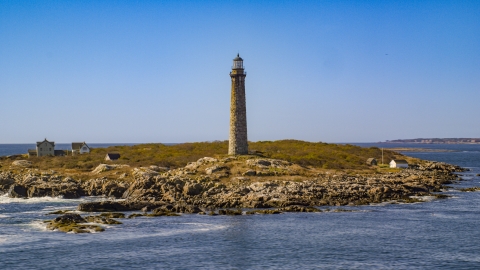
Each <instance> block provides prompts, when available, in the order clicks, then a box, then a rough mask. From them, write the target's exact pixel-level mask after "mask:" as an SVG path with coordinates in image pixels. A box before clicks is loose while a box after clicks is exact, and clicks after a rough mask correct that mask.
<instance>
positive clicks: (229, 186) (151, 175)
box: [0, 140, 464, 232]
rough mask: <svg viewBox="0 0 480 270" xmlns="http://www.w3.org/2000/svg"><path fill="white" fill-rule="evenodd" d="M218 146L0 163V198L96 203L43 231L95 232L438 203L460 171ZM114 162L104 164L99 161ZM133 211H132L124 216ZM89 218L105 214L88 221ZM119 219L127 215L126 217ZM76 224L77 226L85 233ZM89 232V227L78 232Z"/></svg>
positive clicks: (348, 155)
mask: <svg viewBox="0 0 480 270" xmlns="http://www.w3.org/2000/svg"><path fill="white" fill-rule="evenodd" d="M227 149H228V141H215V142H198V143H183V144H176V145H163V144H139V145H134V146H115V147H108V148H92V149H91V151H90V153H87V154H79V155H74V156H42V157H35V156H33V157H30V158H28V157H27V155H17V156H9V157H1V158H0V193H4V194H5V193H6V194H8V196H10V197H15V198H31V197H42V196H53V197H56V196H63V197H64V198H79V197H81V196H105V197H106V198H109V199H108V200H103V201H97V202H87V203H81V204H80V205H79V206H78V210H79V211H82V212H84V213H86V214H88V216H81V215H80V214H75V213H67V212H62V211H60V212H58V213H53V214H57V215H60V216H58V217H57V218H55V219H53V220H51V221H49V223H48V225H47V227H48V228H51V229H60V228H63V229H62V230H63V231H66V232H69V231H73V232H91V231H101V230H102V229H101V228H99V227H98V226H94V225H91V224H90V223H88V222H94V221H95V222H97V223H100V224H102V223H106V224H119V222H118V223H117V221H115V220H113V219H112V218H114V217H117V218H119V217H120V218H123V217H124V216H125V214H124V213H125V212H129V213H130V214H129V215H127V217H130V218H135V217H139V216H146V217H155V216H175V215H178V214H182V213H191V214H209V215H222V214H223V215H240V214H276V213H281V212H318V211H322V210H320V209H319V208H318V207H319V206H346V205H348V206H355V205H365V204H371V203H381V202H391V203H399V202H403V203H412V202H421V201H422V199H421V198H422V197H421V196H433V197H435V198H439V199H440V198H444V197H446V196H445V195H442V194H440V193H438V192H440V191H441V190H442V189H443V188H444V187H445V185H446V184H449V183H452V182H453V181H458V180H459V176H458V175H456V174H455V173H454V172H459V171H463V170H464V169H462V168H460V167H458V166H454V165H449V164H445V163H438V162H430V161H424V160H420V159H416V158H412V157H408V156H405V155H403V154H401V153H398V152H395V151H391V150H384V151H383V157H384V160H386V161H390V160H397V159H398V160H405V161H406V162H408V164H409V166H408V168H407V169H400V168H390V167H389V166H388V164H373V163H371V162H370V163H369V164H367V160H370V161H371V160H372V159H376V160H381V157H382V150H381V149H379V148H377V147H370V148H362V147H359V146H354V145H349V144H347V145H339V144H328V143H322V142H305V141H298V140H282V141H259V142H249V149H250V150H249V153H248V154H245V155H227V154H225V153H227ZM112 152H114V153H119V154H120V155H119V158H118V159H117V160H105V156H106V154H107V153H112ZM130 211H133V212H130ZM93 212H107V213H103V214H100V215H97V216H92V215H91V213H93ZM127 214H128V213H127ZM84 223H87V225H85V224H84ZM88 224H90V225H88Z"/></svg>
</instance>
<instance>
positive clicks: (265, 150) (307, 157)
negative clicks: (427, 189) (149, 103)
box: [0, 140, 405, 172]
mask: <svg viewBox="0 0 480 270" xmlns="http://www.w3.org/2000/svg"><path fill="white" fill-rule="evenodd" d="M249 149H250V150H251V151H252V152H253V153H255V154H256V155H258V156H261V157H265V158H273V159H282V160H286V161H290V162H292V163H296V164H299V165H301V166H305V167H307V166H311V167H316V168H323V169H355V170H358V169H360V170H362V169H371V167H370V166H368V165H367V164H366V163H365V162H366V160H367V159H368V158H370V157H373V158H376V159H377V161H378V162H379V163H380V162H381V156H382V154H381V150H380V149H379V148H377V147H371V148H362V147H359V146H354V145H349V144H347V145H340V144H328V143H321V142H319V143H314V142H305V141H298V140H282V141H259V142H250V143H249ZM227 152H228V141H216V142H197V143H183V144H177V145H168V146H167V145H163V144H153V143H152V144H140V145H135V146H112V147H108V148H94V149H92V151H91V153H90V154H84V155H76V156H64V157H32V158H29V159H28V160H29V161H31V162H32V166H31V167H33V168H38V169H53V170H63V171H66V172H68V171H72V172H82V171H83V172H86V171H91V170H92V169H94V168H95V167H96V166H98V165H99V164H100V163H114V164H128V165H130V166H131V167H141V166H150V165H156V166H160V167H169V168H177V167H183V166H185V165H186V164H187V163H188V162H192V161H196V160H198V159H199V158H202V157H208V156H209V157H216V158H223V157H227V155H226V153H227ZM107 153H120V155H121V157H120V159H119V160H116V161H105V155H106V154H107ZM397 156H399V154H398V153H395V152H393V151H388V150H384V161H385V162H388V161H390V160H391V159H393V158H396V157H397ZM23 158H25V157H23ZM402 158H405V157H403V156H402ZM17 159H22V157H18V158H17ZM11 161H12V160H11V159H6V158H5V157H4V158H2V161H0V162H1V163H3V164H1V165H7V166H10V164H9V163H11ZM379 168H380V166H379Z"/></svg>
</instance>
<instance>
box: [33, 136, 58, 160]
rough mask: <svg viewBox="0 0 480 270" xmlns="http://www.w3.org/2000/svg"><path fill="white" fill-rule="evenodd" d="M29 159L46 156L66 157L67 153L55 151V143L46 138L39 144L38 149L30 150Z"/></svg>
mask: <svg viewBox="0 0 480 270" xmlns="http://www.w3.org/2000/svg"><path fill="white" fill-rule="evenodd" d="M27 153H28V157H44V156H66V155H67V151H65V150H55V142H50V141H48V140H47V139H46V138H45V140H43V141H41V142H37V148H36V149H28V152H27Z"/></svg>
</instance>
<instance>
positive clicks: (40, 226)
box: [25, 220, 50, 232]
mask: <svg viewBox="0 0 480 270" xmlns="http://www.w3.org/2000/svg"><path fill="white" fill-rule="evenodd" d="M25 226H26V227H27V228H29V229H33V230H35V231H44V232H45V231H50V230H48V229H47V225H46V224H45V223H44V222H43V220H34V221H32V222H30V223H27V224H26V225H25Z"/></svg>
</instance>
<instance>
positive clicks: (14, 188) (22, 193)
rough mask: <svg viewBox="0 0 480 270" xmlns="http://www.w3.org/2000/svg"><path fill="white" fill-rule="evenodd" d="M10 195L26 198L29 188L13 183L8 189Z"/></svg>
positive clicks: (11, 196)
mask: <svg viewBox="0 0 480 270" xmlns="http://www.w3.org/2000/svg"><path fill="white" fill-rule="evenodd" d="M8 197H10V198H26V197H27V189H26V188H25V187H24V186H21V185H17V184H13V185H11V186H10V189H9V190H8Z"/></svg>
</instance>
